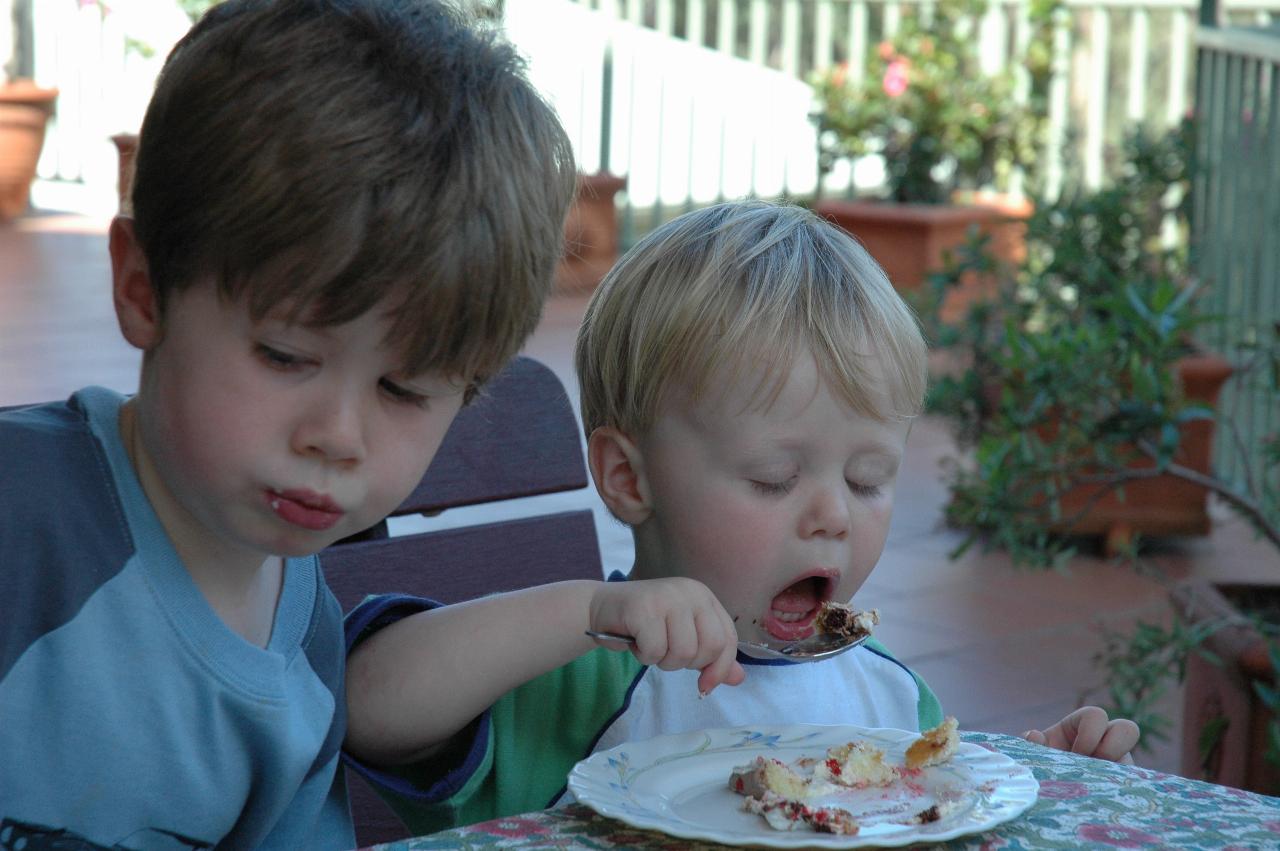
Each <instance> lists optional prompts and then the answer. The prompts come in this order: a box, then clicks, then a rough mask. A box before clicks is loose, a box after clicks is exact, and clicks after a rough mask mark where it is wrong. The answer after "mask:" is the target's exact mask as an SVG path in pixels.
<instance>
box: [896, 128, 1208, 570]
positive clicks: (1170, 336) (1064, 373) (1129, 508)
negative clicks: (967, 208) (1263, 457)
mask: <svg viewBox="0 0 1280 851" xmlns="http://www.w3.org/2000/svg"><path fill="white" fill-rule="evenodd" d="M1188 138H1189V130H1187V129H1185V128H1183V129H1180V130H1178V131H1176V132H1174V133H1170V134H1168V135H1166V136H1164V137H1159V138H1156V137H1151V136H1149V135H1147V134H1143V133H1141V132H1139V133H1137V134H1135V135H1133V136H1132V137H1131V138H1130V139H1129V140H1128V142H1127V145H1126V149H1125V150H1126V153H1127V168H1126V169H1125V171H1124V173H1123V175H1122V177H1121V178H1120V179H1119V180H1118V181H1117V182H1116V184H1115V185H1113V186H1111V187H1108V188H1106V189H1103V190H1100V191H1095V192H1080V193H1075V194H1071V195H1068V196H1066V197H1064V198H1063V199H1061V200H1059V201H1057V202H1055V203H1053V204H1042V205H1040V206H1039V208H1038V209H1037V211H1036V212H1035V214H1033V215H1032V216H1031V218H1030V219H1029V220H1028V224H1027V227H1028V230H1027V242H1026V246H1027V248H1026V256H1025V258H1024V259H1023V260H1022V261H1021V262H1020V263H1015V264H1007V263H1003V262H1001V261H1000V260H998V259H997V258H994V257H992V256H991V255H990V254H989V253H988V252H987V251H986V250H985V248H986V244H985V241H984V240H983V239H982V238H981V237H976V238H975V239H974V240H973V241H972V242H971V243H969V244H968V245H966V246H965V247H964V248H963V249H962V250H960V251H957V252H954V253H953V254H951V255H950V256H949V258H948V262H947V264H946V265H945V267H944V269H943V270H942V271H941V272H939V273H938V274H937V275H935V276H934V277H933V278H932V280H931V282H930V289H929V292H928V298H921V299H918V300H917V305H918V306H920V309H921V312H922V314H923V315H924V316H926V317H927V319H926V321H927V323H929V325H930V332H931V336H932V337H933V339H934V340H935V341H937V343H938V346H939V349H940V350H941V352H942V353H943V356H945V357H950V358H951V359H952V362H953V363H955V364H958V367H957V368H956V369H954V370H953V371H952V372H951V373H950V374H946V375H942V376H940V377H939V378H938V380H937V381H936V382H935V384H934V386H933V387H932V389H931V393H930V406H931V408H932V409H933V410H934V411H936V412H938V413H941V414H943V415H944V416H947V417H948V418H949V419H951V421H952V423H953V425H954V430H955V433H956V436H957V439H958V440H959V442H960V444H961V445H962V446H963V447H965V448H971V449H972V450H973V455H972V458H971V460H970V462H969V463H968V464H965V465H959V464H957V465H955V466H954V468H953V473H952V478H951V482H950V487H951V497H952V498H951V501H950V503H949V505H948V508H947V515H948V519H949V520H950V521H951V522H952V523H954V524H955V525H958V526H960V527H963V528H966V529H968V530H969V531H970V533H971V534H970V540H971V541H972V540H976V539H978V538H984V539H986V540H987V541H988V542H994V543H997V544H998V545H999V546H1001V547H1004V548H1007V549H1010V550H1012V551H1013V552H1014V553H1015V555H1017V556H1019V557H1021V558H1022V559H1023V560H1026V561H1032V562H1038V563H1052V562H1061V561H1063V560H1065V559H1068V558H1070V555H1071V553H1072V552H1073V551H1074V550H1073V545H1072V543H1071V541H1070V539H1068V538H1066V537H1063V535H1062V534H1061V533H1072V534H1077V535H1103V536H1105V538H1106V540H1107V545H1108V549H1109V550H1110V551H1113V552H1114V551H1118V550H1120V549H1122V548H1123V547H1124V546H1125V544H1126V542H1127V541H1128V539H1129V538H1130V537H1132V536H1133V535H1134V534H1138V533H1148V534H1204V533H1206V532H1207V531H1208V528H1209V522H1208V514H1207V503H1206V499H1207V494H1208V490H1209V489H1208V488H1206V487H1205V486H1204V484H1203V483H1202V482H1200V481H1199V480H1198V477H1202V476H1205V475H1207V474H1208V473H1209V471H1210V466H1211V458H1210V455H1211V447H1212V437H1213V405H1214V403H1215V401H1216V398H1217V394H1218V389H1219V388H1220V387H1221V385H1222V383H1223V382H1224V381H1225V380H1226V379H1227V377H1228V376H1229V375H1230V374H1231V365H1230V364H1228V363H1226V361H1225V360H1223V359H1222V358H1221V357H1219V356H1217V355H1216V354H1213V353H1210V352H1206V351H1203V350H1202V349H1200V348H1199V347H1198V346H1197V345H1196V344H1195V342H1194V338H1193V331H1194V330H1195V329H1196V328H1197V326H1198V325H1199V324H1200V323H1201V322H1202V321H1203V320H1204V318H1205V317H1204V316H1203V314H1202V312H1201V311H1200V310H1199V308H1198V304H1197V301H1196V293H1197V287H1196V285H1195V282H1194V281H1193V279H1192V277H1191V275H1190V272H1189V263H1188V259H1187V253H1186V251H1185V249H1183V248H1179V247H1178V243H1176V242H1174V243H1172V244H1168V245H1166V242H1167V237H1166V236H1165V234H1166V233H1167V228H1168V224H1169V223H1170V222H1175V223H1177V227H1178V228H1181V230H1182V231H1183V232H1185V229H1186V220H1185V203H1184V202H1183V201H1182V200H1181V199H1182V198H1184V197H1185V196H1184V195H1183V194H1182V193H1183V191H1184V190H1185V188H1186V184H1187V155H1188V154H1187V140H1188ZM973 274H984V275H988V276H991V277H993V278H995V279H996V281H997V290H996V296H995V297H994V298H992V299H990V300H984V301H981V302H977V303H974V304H972V305H970V306H969V309H968V310H967V311H966V312H965V314H964V316H963V317H962V321H960V322H958V323H954V324H948V323H945V322H942V321H940V319H939V316H938V314H939V305H940V304H941V302H942V299H943V296H944V294H945V292H946V291H947V290H948V289H950V288H953V287H955V286H958V285H959V284H960V283H961V282H963V281H964V280H965V278H966V277H967V276H970V275H973Z"/></svg>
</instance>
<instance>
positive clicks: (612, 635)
mask: <svg viewBox="0 0 1280 851" xmlns="http://www.w3.org/2000/svg"><path fill="white" fill-rule="evenodd" d="M586 632H587V635H589V636H591V637H592V638H599V639H603V640H605V641H621V642H622V643H623V644H630V645H631V646H632V647H635V646H636V640H635V638H634V637H633V636H630V635H622V634H620V633H617V632H597V631H596V630H594V629H589V630H587V631H586Z"/></svg>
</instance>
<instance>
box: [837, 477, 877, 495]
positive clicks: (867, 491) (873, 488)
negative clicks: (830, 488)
mask: <svg viewBox="0 0 1280 851" xmlns="http://www.w3.org/2000/svg"><path fill="white" fill-rule="evenodd" d="M845 481H846V482H847V483H848V485H849V490H850V491H852V492H853V493H854V494H856V495H858V496H861V497H865V498H867V499H874V498H875V497H877V496H879V495H880V486H879V485H863V484H859V483H858V482H853V481H849V480H848V479H846V480H845Z"/></svg>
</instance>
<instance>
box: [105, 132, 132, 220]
mask: <svg viewBox="0 0 1280 851" xmlns="http://www.w3.org/2000/svg"><path fill="white" fill-rule="evenodd" d="M111 142H112V144H114V145H115V146H116V162H117V165H118V168H119V170H118V173H117V175H116V192H117V193H118V194H119V196H120V215H122V216H131V215H133V202H132V198H131V193H132V191H133V158H134V156H135V155H136V154H137V153H138V134H137V133H117V134H115V135H114V136H112V137H111Z"/></svg>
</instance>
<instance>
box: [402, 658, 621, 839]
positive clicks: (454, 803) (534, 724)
mask: <svg viewBox="0 0 1280 851" xmlns="http://www.w3.org/2000/svg"><path fill="white" fill-rule="evenodd" d="M642 670H643V666H642V665H641V664H640V663H639V662H637V661H636V659H635V657H634V656H632V655H631V654H630V653H617V652H611V651H609V650H605V649H603V648H597V649H595V650H592V651H591V652H590V653H587V654H586V655H585V656H581V657H579V658H578V659H575V660H574V661H573V662H570V663H569V664H568V665H565V666H563V667H561V668H557V669H556V670H554V671H551V672H549V673H547V674H544V675H543V676H541V677H537V678H536V679H533V680H531V681H529V682H528V683H526V684H524V685H523V686H520V687H519V688H517V689H515V690H513V691H511V692H508V693H507V694H505V695H503V696H502V697H501V698H499V699H498V702H497V703H495V704H494V705H493V707H492V708H491V709H490V711H489V723H488V725H487V731H488V733H487V741H485V742H480V743H478V745H479V746H480V747H477V748H473V749H472V753H471V756H470V759H469V760H468V761H469V762H475V763H476V767H475V769H474V770H473V771H471V772H470V774H469V775H467V774H465V772H461V771H460V772H457V774H458V775H459V776H458V781H459V782H460V783H461V785H460V786H459V787H458V788H457V790H456V791H454V792H453V793H452V794H451V795H449V796H448V797H447V798H444V799H442V800H439V801H434V802H426V801H423V800H414V799H409V798H402V797H398V796H394V795H390V794H389V795H387V796H386V797H387V800H388V802H389V803H390V804H391V806H392V808H393V809H394V810H395V811H396V813H397V814H398V815H399V816H400V818H401V819H403V820H404V823H405V825H406V826H407V827H408V828H409V829H410V831H412V832H413V833H414V834H415V835H420V834H424V833H434V832H436V831H439V830H446V829H448V828H451V827H457V826H460V825H464V824H473V823H475V822H479V821H488V820H489V819H494V818H499V817H502V816H509V815H515V814H517V813H524V812H530V811H532V810H540V809H543V808H545V807H546V806H547V805H548V804H550V803H551V802H552V801H553V800H554V799H555V798H556V796H557V795H559V793H560V792H561V790H563V789H564V786H565V782H566V779H567V778H568V775H569V771H570V769H572V768H573V766H574V765H575V764H576V763H577V762H578V761H579V760H581V759H583V758H584V757H586V756H587V754H588V753H589V752H590V750H591V748H592V746H593V745H594V744H595V742H596V739H597V738H598V736H599V735H600V733H601V732H602V731H603V730H604V728H605V727H606V726H607V725H608V724H609V723H610V722H611V721H612V720H613V719H614V717H615V716H616V715H617V713H618V710H619V709H621V708H622V706H623V702H624V701H625V700H626V698H627V695H628V693H629V692H630V689H631V685H632V683H633V681H634V680H635V679H636V677H637V676H639V674H640V673H641V671H642ZM481 748H482V749H483V751H482V753H483V756H482V757H480V751H481ZM477 757H479V758H478V759H477ZM436 773H437V774H438V772H436ZM415 774H416V775H417V776H418V777H422V778H426V777H429V776H430V774H431V772H430V770H429V767H428V766H419V767H417V768H416V769H415V771H413V772H408V773H406V776H409V777H411V778H412V779H416V778H414V775H415ZM427 785H429V784H427ZM424 788H425V786H424Z"/></svg>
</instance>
